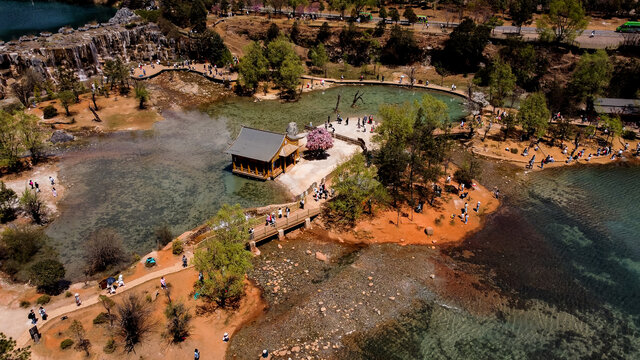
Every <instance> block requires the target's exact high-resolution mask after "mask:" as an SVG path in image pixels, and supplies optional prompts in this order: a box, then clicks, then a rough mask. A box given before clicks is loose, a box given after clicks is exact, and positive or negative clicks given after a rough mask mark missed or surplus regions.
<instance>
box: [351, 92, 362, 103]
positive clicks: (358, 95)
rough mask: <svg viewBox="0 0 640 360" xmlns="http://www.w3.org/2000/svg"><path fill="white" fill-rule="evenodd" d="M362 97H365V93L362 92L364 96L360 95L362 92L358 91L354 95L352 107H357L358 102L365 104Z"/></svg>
mask: <svg viewBox="0 0 640 360" xmlns="http://www.w3.org/2000/svg"><path fill="white" fill-rule="evenodd" d="M362 95H364V91H363V92H362V94H361V93H360V90H358V91H356V94H355V95H353V102H352V103H351V107H356V103H357V102H358V100H360V101H362V103H363V104H364V100H362Z"/></svg>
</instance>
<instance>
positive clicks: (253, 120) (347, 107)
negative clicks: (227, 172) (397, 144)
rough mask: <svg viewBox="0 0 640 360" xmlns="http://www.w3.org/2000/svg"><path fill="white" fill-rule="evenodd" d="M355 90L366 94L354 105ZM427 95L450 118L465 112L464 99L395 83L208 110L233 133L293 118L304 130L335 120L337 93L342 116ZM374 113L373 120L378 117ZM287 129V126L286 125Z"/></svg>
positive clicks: (274, 125)
mask: <svg viewBox="0 0 640 360" xmlns="http://www.w3.org/2000/svg"><path fill="white" fill-rule="evenodd" d="M356 92H360V93H361V94H362V93H364V95H363V97H362V99H363V101H362V102H361V101H358V102H357V106H356V107H354V108H352V107H351V103H352V102H353V97H354V95H355V94H356ZM424 94H430V95H432V96H434V97H436V98H437V99H439V100H441V101H443V102H444V103H445V104H447V106H448V109H449V118H450V119H451V120H457V119H459V118H460V117H461V116H463V115H464V113H465V112H464V111H465V110H464V106H463V103H462V99H461V98H459V97H453V96H448V95H444V94H441V93H437V92H428V91H425V90H420V89H415V90H411V89H406V88H400V87H394V86H373V85H371V86H342V87H336V88H331V89H328V90H326V91H314V92H310V93H306V94H304V95H303V96H302V99H301V100H300V101H297V102H289V103H281V102H278V101H262V102H254V100H252V99H251V98H240V99H238V98H233V99H232V100H228V101H227V102H221V103H216V104H214V105H212V106H210V107H209V108H208V109H207V112H208V113H210V114H211V115H212V116H217V117H222V118H225V119H227V120H228V121H229V124H230V129H231V131H232V133H234V134H235V133H237V131H239V129H240V125H241V124H253V125H252V126H255V127H257V128H260V129H268V130H273V131H283V129H284V128H283V125H282V124H287V123H289V122H291V121H294V122H297V123H298V129H299V130H300V131H303V127H304V125H305V124H309V122H312V123H313V124H315V125H318V124H322V123H323V122H324V121H326V120H327V117H328V116H330V117H331V120H332V121H333V120H335V117H336V115H335V113H334V112H333V110H334V109H335V107H336V103H337V99H338V95H340V105H339V107H338V113H340V114H341V116H342V117H343V118H346V117H349V116H350V117H354V116H360V117H362V116H363V115H376V114H377V112H378V107H379V106H380V104H402V103H404V102H413V101H416V100H419V99H421V98H422V96H424ZM375 119H376V118H375V116H374V120H375ZM285 128H286V125H285Z"/></svg>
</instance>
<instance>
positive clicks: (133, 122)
mask: <svg viewBox="0 0 640 360" xmlns="http://www.w3.org/2000/svg"><path fill="white" fill-rule="evenodd" d="M159 120H160V116H159V115H158V114H157V113H156V112H155V111H153V110H140V111H137V112H135V113H132V114H113V115H109V116H107V117H105V119H104V121H105V123H106V124H107V127H108V128H109V129H111V130H114V129H124V128H135V129H150V128H151V125H153V124H154V123H155V122H156V121H159Z"/></svg>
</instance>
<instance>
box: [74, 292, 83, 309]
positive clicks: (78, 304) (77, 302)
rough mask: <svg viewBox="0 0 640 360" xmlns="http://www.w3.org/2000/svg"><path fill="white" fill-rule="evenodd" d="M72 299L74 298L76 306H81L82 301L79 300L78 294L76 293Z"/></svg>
mask: <svg viewBox="0 0 640 360" xmlns="http://www.w3.org/2000/svg"><path fill="white" fill-rule="evenodd" d="M74 297H75V298H76V306H80V305H82V301H81V300H80V294H78V293H76V294H75V296H74Z"/></svg>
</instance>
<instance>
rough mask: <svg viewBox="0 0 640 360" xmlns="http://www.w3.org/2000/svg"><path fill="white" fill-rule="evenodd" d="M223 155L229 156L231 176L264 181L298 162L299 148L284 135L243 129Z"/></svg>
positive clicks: (248, 128)
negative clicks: (231, 169)
mask: <svg viewBox="0 0 640 360" xmlns="http://www.w3.org/2000/svg"><path fill="white" fill-rule="evenodd" d="M227 154H231V162H232V164H233V165H232V167H233V173H234V174H237V175H244V176H249V177H252V178H256V179H261V180H267V179H269V178H271V179H275V178H276V176H278V175H280V174H281V173H284V172H287V171H288V170H289V169H290V168H292V167H293V166H294V165H295V164H296V163H297V162H298V159H300V145H299V144H298V139H293V138H291V137H289V136H288V135H286V134H280V133H275V132H271V131H265V130H258V129H253V128H250V127H245V126H243V127H242V129H240V134H239V135H238V138H236V140H235V141H234V142H233V144H232V145H231V147H230V148H229V149H228V150H227Z"/></svg>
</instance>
